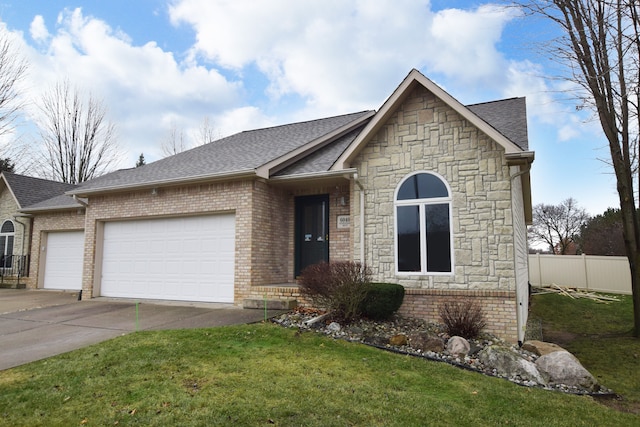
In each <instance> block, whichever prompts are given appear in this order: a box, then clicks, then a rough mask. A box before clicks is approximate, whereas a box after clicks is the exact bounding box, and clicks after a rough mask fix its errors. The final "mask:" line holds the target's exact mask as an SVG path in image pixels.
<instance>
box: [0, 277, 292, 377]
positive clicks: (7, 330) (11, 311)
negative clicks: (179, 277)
mask: <svg viewBox="0 0 640 427" xmlns="http://www.w3.org/2000/svg"><path fill="white" fill-rule="evenodd" d="M77 298H78V294H77V292H55V291H43V290H24V289H19V290H16V289H0V370H3V369H8V368H12V367H14V366H18V365H22V364H25V363H28V362H33V361H35V360H40V359H45V358H47V357H51V356H55V355H57V354H61V353H66V352H68V351H71V350H75V349H78V348H82V347H85V346H88V345H91V344H95V343H99V342H102V341H106V340H108V339H111V338H114V337H117V336H119V335H124V334H128V333H130V332H133V331H136V330H141V331H142V330H159V329H189V328H209V327H214V326H223V325H236V324H242V323H253V322H258V321H261V320H263V319H264V316H265V313H264V310H245V309H242V308H239V307H235V306H233V305H231V304H215V303H181V302H169V301H147V300H142V301H140V302H138V303H137V307H136V301H131V300H120V299H109V298H94V299H91V300H86V301H78V300H77ZM279 313H282V312H281V311H278V310H268V311H267V316H268V317H271V316H275V315H277V314H279Z"/></svg>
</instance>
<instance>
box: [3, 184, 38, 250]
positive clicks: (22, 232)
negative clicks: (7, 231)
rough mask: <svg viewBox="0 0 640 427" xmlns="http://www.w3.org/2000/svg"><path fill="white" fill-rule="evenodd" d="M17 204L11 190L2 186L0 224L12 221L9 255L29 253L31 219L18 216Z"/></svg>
mask: <svg viewBox="0 0 640 427" xmlns="http://www.w3.org/2000/svg"><path fill="white" fill-rule="evenodd" d="M16 215H18V204H17V203H16V199H14V198H13V195H12V194H11V191H9V189H8V188H7V187H6V186H4V191H2V193H0V226H2V224H4V222H5V221H11V222H12V223H13V229H14V232H15V234H14V238H13V254H9V255H29V236H30V230H31V221H30V219H29V218H25V217H18V218H17V219H16V218H15V216H16Z"/></svg>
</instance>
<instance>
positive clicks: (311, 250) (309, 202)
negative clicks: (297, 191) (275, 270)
mask: <svg viewBox="0 0 640 427" xmlns="http://www.w3.org/2000/svg"><path fill="white" fill-rule="evenodd" d="M295 227H296V237H295V239H296V248H295V250H296V266H295V267H296V269H295V270H296V271H295V274H296V276H299V275H300V272H301V271H302V270H304V268H305V267H307V266H309V265H312V264H316V263H319V262H322V261H325V262H328V261H329V196H328V195H321V196H303V197H296V224H295Z"/></svg>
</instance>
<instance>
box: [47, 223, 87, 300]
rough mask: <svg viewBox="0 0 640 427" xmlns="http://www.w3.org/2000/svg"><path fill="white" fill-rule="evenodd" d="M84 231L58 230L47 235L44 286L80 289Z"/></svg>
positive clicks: (48, 287)
mask: <svg viewBox="0 0 640 427" xmlns="http://www.w3.org/2000/svg"><path fill="white" fill-rule="evenodd" d="M83 257H84V232H83V231H59V232H50V233H48V235H47V246H46V247H45V266H44V288H45V289H69V290H80V289H82V264H83Z"/></svg>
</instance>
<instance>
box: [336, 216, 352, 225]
mask: <svg viewBox="0 0 640 427" xmlns="http://www.w3.org/2000/svg"><path fill="white" fill-rule="evenodd" d="M350 225H351V217H350V216H349V215H338V228H349V226H350Z"/></svg>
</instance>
